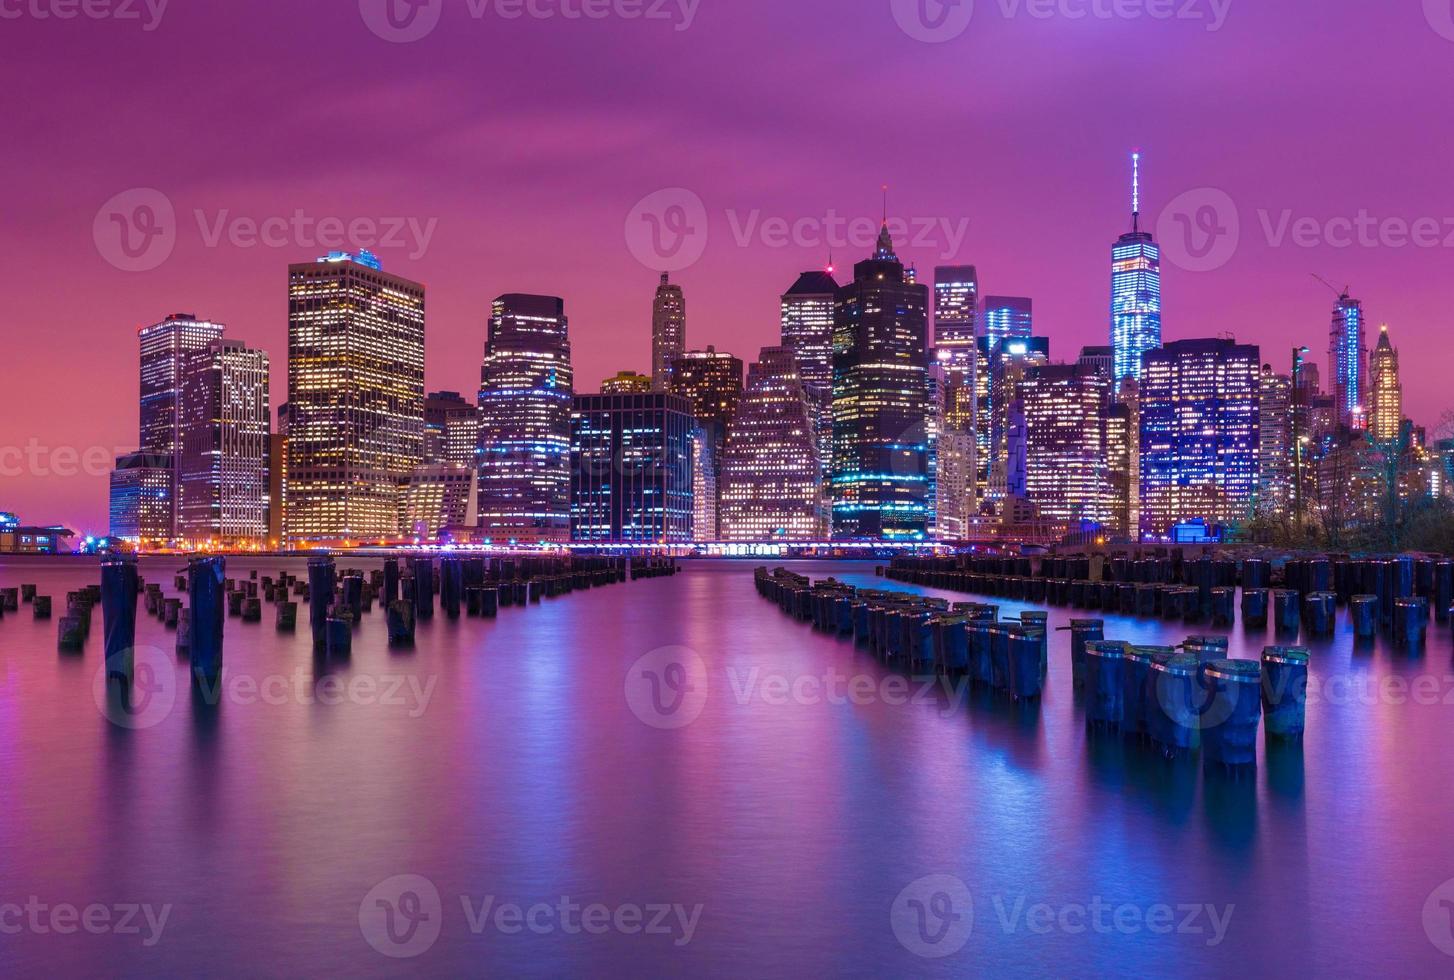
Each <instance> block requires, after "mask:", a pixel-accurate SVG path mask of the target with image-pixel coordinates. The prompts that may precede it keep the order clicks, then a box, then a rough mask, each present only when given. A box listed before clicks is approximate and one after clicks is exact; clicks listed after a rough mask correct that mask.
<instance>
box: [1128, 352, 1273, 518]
mask: <svg viewBox="0 0 1454 980" xmlns="http://www.w3.org/2000/svg"><path fill="white" fill-rule="evenodd" d="M1144 363H1145V368H1146V370H1145V373H1144V375H1143V377H1142V381H1141V387H1140V395H1141V530H1142V533H1143V535H1144V536H1149V537H1152V538H1156V539H1160V538H1164V537H1166V536H1167V535H1168V534H1169V533H1170V532H1171V528H1172V526H1173V525H1176V524H1179V523H1183V522H1185V521H1190V520H1195V519H1197V518H1202V519H1205V520H1206V521H1207V523H1208V524H1228V523H1232V522H1235V521H1241V520H1244V519H1246V518H1247V517H1248V516H1250V513H1251V510H1252V505H1253V503H1254V501H1255V500H1256V495H1257V489H1258V481H1259V474H1260V467H1259V459H1258V456H1259V453H1260V450H1261V432H1260V427H1261V387H1262V380H1261V364H1262V359H1261V352H1260V351H1259V350H1258V349H1257V348H1256V347H1255V346H1251V345H1247V344H1238V343H1236V342H1235V341H1232V340H1221V339H1213V340H1181V341H1176V342H1174V343H1170V344H1167V345H1166V346H1164V347H1162V348H1160V349H1158V350H1154V351H1149V352H1148V353H1147V354H1146V357H1145V362H1144Z"/></svg>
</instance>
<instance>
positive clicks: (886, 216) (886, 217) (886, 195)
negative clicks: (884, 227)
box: [883, 184, 889, 224]
mask: <svg viewBox="0 0 1454 980" xmlns="http://www.w3.org/2000/svg"><path fill="white" fill-rule="evenodd" d="M883 191H884V224H888V223H889V185H888V184H884V187H883Z"/></svg>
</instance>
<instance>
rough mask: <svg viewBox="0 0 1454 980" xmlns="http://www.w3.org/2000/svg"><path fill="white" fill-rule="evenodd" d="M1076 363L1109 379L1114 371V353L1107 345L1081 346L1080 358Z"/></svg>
mask: <svg viewBox="0 0 1454 980" xmlns="http://www.w3.org/2000/svg"><path fill="white" fill-rule="evenodd" d="M1076 363H1077V364H1079V365H1080V366H1081V367H1082V368H1084V369H1086V370H1087V371H1094V372H1095V373H1097V374H1101V375H1104V376H1105V377H1106V378H1107V379H1109V378H1110V377H1111V374H1112V373H1113V372H1114V371H1115V366H1116V354H1115V351H1114V350H1112V349H1111V348H1109V347H1082V348H1081V349H1080V360H1079V361H1077V362H1076Z"/></svg>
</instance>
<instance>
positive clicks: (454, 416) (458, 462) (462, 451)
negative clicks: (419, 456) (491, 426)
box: [424, 391, 480, 469]
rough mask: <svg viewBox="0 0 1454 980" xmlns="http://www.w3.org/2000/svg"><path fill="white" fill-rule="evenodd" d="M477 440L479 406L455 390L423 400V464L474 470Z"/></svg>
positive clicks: (433, 393) (439, 393)
mask: <svg viewBox="0 0 1454 980" xmlns="http://www.w3.org/2000/svg"><path fill="white" fill-rule="evenodd" d="M479 442H480V413H479V409H478V408H477V407H476V406H475V404H474V403H473V402H471V401H469V399H467V398H465V397H464V396H463V395H461V394H460V393H459V392H457V391H436V392H432V393H431V394H429V395H428V396H427V397H426V398H425V399H424V463H425V464H426V465H440V464H447V465H450V466H468V467H470V468H471V469H474V468H475V466H476V459H475V457H476V455H477V454H478V452H479Z"/></svg>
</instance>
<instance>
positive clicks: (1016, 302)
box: [982, 296, 1035, 350]
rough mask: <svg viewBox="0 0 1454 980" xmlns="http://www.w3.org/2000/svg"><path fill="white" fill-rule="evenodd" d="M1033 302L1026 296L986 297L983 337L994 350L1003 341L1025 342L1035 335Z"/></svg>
mask: <svg viewBox="0 0 1454 980" xmlns="http://www.w3.org/2000/svg"><path fill="white" fill-rule="evenodd" d="M1034 307H1035V304H1034V301H1032V300H1031V299H1030V298H1029V297H1026V296H986V297H985V298H984V331H983V334H982V335H983V336H984V337H986V338H988V340H989V348H990V350H994V349H995V348H996V347H997V346H999V344H1000V342H1001V341H1004V340H1027V339H1029V338H1030V337H1031V336H1032V335H1033V334H1034V333H1035V315H1034V313H1035V311H1034Z"/></svg>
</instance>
